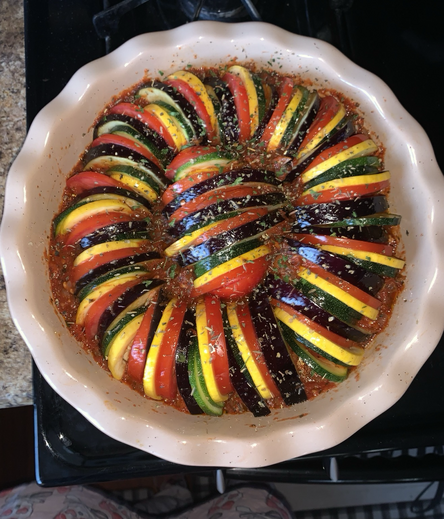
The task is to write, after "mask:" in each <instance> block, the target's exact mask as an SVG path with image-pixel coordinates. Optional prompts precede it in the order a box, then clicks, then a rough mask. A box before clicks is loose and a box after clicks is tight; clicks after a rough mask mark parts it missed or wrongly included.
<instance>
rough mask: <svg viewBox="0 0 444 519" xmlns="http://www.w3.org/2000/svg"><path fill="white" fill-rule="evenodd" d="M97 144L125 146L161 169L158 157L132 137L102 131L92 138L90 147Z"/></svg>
mask: <svg viewBox="0 0 444 519" xmlns="http://www.w3.org/2000/svg"><path fill="white" fill-rule="evenodd" d="M99 144H119V145H120V146H125V148H128V149H130V150H132V151H135V152H136V153H140V155H143V156H144V157H146V158H147V159H148V160H150V161H151V162H154V164H156V166H157V167H159V168H160V169H161V170H162V171H163V167H162V165H161V164H160V162H159V160H158V158H157V157H156V156H155V155H154V154H153V153H152V152H151V151H150V150H149V149H148V148H145V146H143V144H137V143H136V142H134V141H133V140H132V139H128V137H124V136H123V135H114V134H113V133H104V134H102V135H100V137H97V138H96V139H94V140H93V142H92V144H91V147H92V148H94V147H95V146H98V145H99Z"/></svg>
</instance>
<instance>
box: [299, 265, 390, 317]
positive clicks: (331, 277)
mask: <svg viewBox="0 0 444 519" xmlns="http://www.w3.org/2000/svg"><path fill="white" fill-rule="evenodd" d="M302 264H303V265H304V266H305V267H307V268H308V269H310V272H312V273H313V274H316V276H319V277H320V278H322V279H325V281H328V282H329V283H331V284H332V285H335V286H336V287H338V288H340V289H341V290H343V291H344V292H347V294H349V295H351V296H353V297H354V298H356V299H359V301H362V303H363V304H364V305H367V306H371V307H372V308H375V309H376V310H377V309H379V308H380V307H381V304H382V303H381V301H379V299H376V298H375V297H372V296H371V295H370V294H367V293H366V292H364V291H363V290H361V289H360V288H358V287H356V286H354V285H352V284H351V283H349V282H347V281H344V280H343V279H341V278H340V277H338V276H336V275H335V274H332V273H331V272H327V271H326V270H325V269H323V268H322V266H321V265H317V264H316V263H313V262H311V261H308V260H306V259H305V258H303V259H302Z"/></svg>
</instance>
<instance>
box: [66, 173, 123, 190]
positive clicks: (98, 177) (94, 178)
mask: <svg viewBox="0 0 444 519" xmlns="http://www.w3.org/2000/svg"><path fill="white" fill-rule="evenodd" d="M101 186H114V187H122V188H125V185H124V184H122V183H121V182H119V181H118V180H114V179H113V178H110V177H108V176H107V175H104V174H103V173H98V172H97V171H81V172H80V173H76V174H75V175H73V176H72V177H70V178H68V180H67V181H66V187H67V188H68V189H71V191H72V192H73V193H75V194H76V195H78V194H80V193H83V192H84V191H88V190H90V189H94V188H95V187H101Z"/></svg>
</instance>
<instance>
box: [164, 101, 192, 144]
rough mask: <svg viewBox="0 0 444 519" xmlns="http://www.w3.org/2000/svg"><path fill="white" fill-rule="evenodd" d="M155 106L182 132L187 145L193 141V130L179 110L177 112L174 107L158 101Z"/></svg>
mask: <svg viewBox="0 0 444 519" xmlns="http://www.w3.org/2000/svg"><path fill="white" fill-rule="evenodd" d="M155 104H156V105H157V106H160V107H161V108H163V109H164V110H165V112H167V114H168V115H169V117H171V118H173V119H174V121H175V122H176V125H177V126H178V127H179V128H180V129H181V130H182V132H183V134H184V136H185V139H186V140H187V142H188V143H189V144H190V143H192V142H193V141H195V139H196V134H195V132H194V128H193V127H192V126H191V124H190V123H189V121H188V119H187V118H186V117H184V116H183V115H182V113H181V112H180V111H179V110H177V108H176V106H174V105H172V104H170V103H167V102H165V101H160V100H159V101H156V103H155Z"/></svg>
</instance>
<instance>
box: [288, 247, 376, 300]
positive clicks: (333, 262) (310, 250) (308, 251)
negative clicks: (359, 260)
mask: <svg viewBox="0 0 444 519" xmlns="http://www.w3.org/2000/svg"><path fill="white" fill-rule="evenodd" d="M286 240H287V243H288V244H289V246H290V249H291V250H294V251H295V252H297V253H298V254H299V255H301V256H302V257H303V258H306V259H308V260H309V261H311V262H312V263H316V264H317V265H320V266H322V268H323V269H324V270H326V271H327V272H331V273H332V274H334V275H336V276H338V277H340V278H341V279H343V280H344V281H347V282H348V283H351V284H352V285H354V286H356V287H358V288H360V289H361V290H363V291H364V292H367V293H368V294H371V295H373V296H374V295H376V294H377V293H378V292H379V291H380V290H381V288H382V287H383V285H384V280H383V279H382V278H381V277H380V276H377V275H376V274H372V273H370V272H368V271H366V270H365V269H362V268H360V267H359V266H357V265H352V264H350V262H349V261H346V260H344V259H343V258H341V257H339V256H338V255H337V254H333V253H331V252H327V251H323V250H320V249H318V248H316V247H312V246H309V245H304V244H302V243H301V242H299V241H297V240H294V239H292V238H286Z"/></svg>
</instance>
